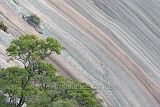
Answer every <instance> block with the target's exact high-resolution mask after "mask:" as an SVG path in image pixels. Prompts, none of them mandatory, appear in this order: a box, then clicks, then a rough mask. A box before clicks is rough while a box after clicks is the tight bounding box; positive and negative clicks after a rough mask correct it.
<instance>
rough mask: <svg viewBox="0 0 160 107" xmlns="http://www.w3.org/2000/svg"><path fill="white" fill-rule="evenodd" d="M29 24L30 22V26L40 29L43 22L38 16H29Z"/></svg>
mask: <svg viewBox="0 0 160 107" xmlns="http://www.w3.org/2000/svg"><path fill="white" fill-rule="evenodd" d="M27 22H28V24H30V25H31V26H33V27H39V25H40V22H41V20H40V18H39V17H38V16H37V15H35V14H32V15H30V16H28V18H27Z"/></svg>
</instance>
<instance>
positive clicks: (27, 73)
mask: <svg viewBox="0 0 160 107" xmlns="http://www.w3.org/2000/svg"><path fill="white" fill-rule="evenodd" d="M64 49H65V48H64V47H63V46H61V44H60V43H59V42H58V41H57V40H56V39H54V38H49V37H48V38H46V39H45V40H43V39H38V37H36V36H35V35H23V36H20V37H19V38H17V39H15V40H13V41H12V42H11V44H10V46H9V47H8V48H7V49H6V51H7V55H8V56H9V57H10V60H13V59H16V60H19V61H21V62H22V63H23V64H24V68H19V67H9V68H6V69H2V70H0V90H1V91H2V94H1V95H6V94H7V95H8V97H9V101H10V102H12V103H13V104H14V106H17V107H21V106H22V105H23V104H24V103H25V104H27V106H29V107H35V106H38V107H44V106H46V107H63V106H65V107H72V106H73V107H74V106H77V107H81V106H84V107H100V106H101V104H100V102H101V101H102V100H101V99H97V98H96V90H95V89H93V88H91V87H90V86H89V85H87V84H86V83H82V82H79V81H77V80H76V79H67V78H65V77H63V76H58V75H56V72H58V70H57V69H56V68H55V67H54V66H53V65H52V64H49V63H46V62H45V61H44V59H45V58H46V57H49V56H50V55H51V54H52V53H53V52H55V53H57V54H60V53H61V51H62V50H64ZM71 105H72V106H71Z"/></svg>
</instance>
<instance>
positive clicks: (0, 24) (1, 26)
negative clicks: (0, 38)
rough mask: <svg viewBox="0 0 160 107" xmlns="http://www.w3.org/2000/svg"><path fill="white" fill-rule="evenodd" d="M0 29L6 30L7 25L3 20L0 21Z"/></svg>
mask: <svg viewBox="0 0 160 107" xmlns="http://www.w3.org/2000/svg"><path fill="white" fill-rule="evenodd" d="M0 29H1V30H3V31H4V32H7V30H8V27H7V26H6V25H5V24H4V23H3V22H0Z"/></svg>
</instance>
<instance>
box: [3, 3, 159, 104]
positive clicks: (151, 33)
mask: <svg viewBox="0 0 160 107" xmlns="http://www.w3.org/2000/svg"><path fill="white" fill-rule="evenodd" d="M159 10H160V1H159V0H1V1H0V21H3V22H4V23H6V24H7V26H8V27H9V31H8V32H9V34H6V33H5V32H3V31H0V44H1V48H0V52H1V54H0V60H1V61H0V62H1V66H4V67H8V66H13V65H14V66H15V65H17V66H21V64H20V63H19V62H12V64H8V63H6V62H5V60H6V55H5V51H4V49H5V47H7V45H8V44H9V42H10V41H11V39H13V38H16V37H18V36H19V35H22V34H36V35H38V36H39V37H41V38H45V37H54V38H57V39H58V40H59V41H60V42H61V43H62V45H63V46H64V47H66V48H67V50H66V51H64V52H62V55H61V56H57V55H53V56H52V57H51V58H49V59H48V60H47V61H48V62H50V63H53V64H54V65H55V66H56V67H57V68H58V69H59V70H60V71H61V72H60V73H61V74H62V75H65V76H67V77H70V78H72V77H75V78H77V79H78V80H81V81H83V82H87V83H88V84H90V85H91V86H92V87H94V88H96V89H98V90H99V92H100V93H99V94H98V97H100V98H103V99H104V103H103V105H104V107H106V106H107V105H108V104H109V105H111V106H113V107H159V105H160V65H159V63H160V20H159V19H160V12H159ZM30 14H36V15H37V16H38V17H40V19H41V26H42V27H43V35H42V34H40V33H38V32H37V31H36V30H35V29H34V28H33V27H31V26H30V25H29V24H28V23H27V22H26V21H25V20H23V18H22V16H28V15H30ZM4 41H5V42H4Z"/></svg>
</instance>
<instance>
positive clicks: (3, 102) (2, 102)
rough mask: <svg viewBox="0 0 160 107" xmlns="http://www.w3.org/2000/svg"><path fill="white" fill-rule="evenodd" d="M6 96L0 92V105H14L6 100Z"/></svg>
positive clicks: (10, 106)
mask: <svg viewBox="0 0 160 107" xmlns="http://www.w3.org/2000/svg"><path fill="white" fill-rule="evenodd" d="M5 99H6V97H5V96H4V95H3V93H2V92H0V107H14V105H13V104H12V103H10V102H7V101H6V100H5Z"/></svg>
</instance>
